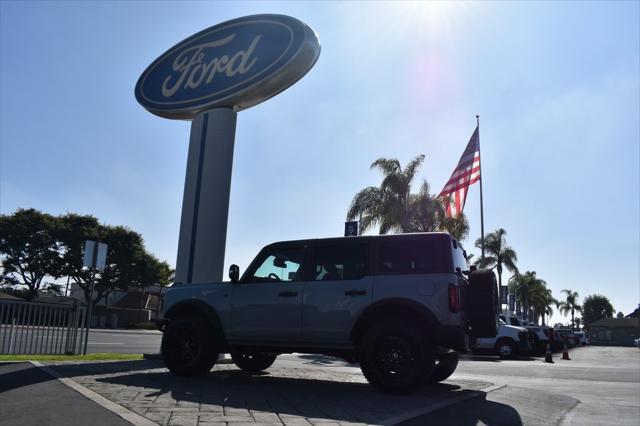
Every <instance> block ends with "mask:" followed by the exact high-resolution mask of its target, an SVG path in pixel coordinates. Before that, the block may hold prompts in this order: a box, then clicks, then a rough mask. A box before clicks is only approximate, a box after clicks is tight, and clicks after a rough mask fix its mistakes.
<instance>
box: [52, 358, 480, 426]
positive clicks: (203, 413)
mask: <svg viewBox="0 0 640 426" xmlns="http://www.w3.org/2000/svg"><path fill="white" fill-rule="evenodd" d="M50 366H51V365H50ZM53 368H54V369H55V371H57V372H58V373H59V374H61V375H63V376H65V377H69V378H71V379H73V380H74V381H76V382H77V383H80V384H82V385H83V386H85V387H87V388H89V389H91V390H93V391H94V392H97V393H98V394H100V395H102V396H104V397H106V398H108V399H110V400H112V401H114V402H116V403H118V404H120V405H122V406H124V407H126V408H128V409H129V410H131V411H134V412H135V413H138V414H139V415H141V416H144V417H145V418H147V419H149V420H152V421H154V422H156V423H158V424H161V425H185V426H186V425H189V426H206V425H235V426H239V425H241V424H256V423H257V424H285V425H309V424H314V425H329V424H331V425H337V424H340V425H352V424H392V423H397V422H399V421H402V420H406V419H407V418H409V417H411V416H409V417H407V415H408V414H411V413H414V414H415V413H420V412H424V411H425V409H426V408H429V407H435V406H438V405H439V404H440V405H445V404H446V402H448V401H456V400H463V399H465V398H466V397H471V396H475V395H478V394H479V393H478V392H476V391H477V390H482V389H486V388H488V387H490V386H491V385H492V384H491V383H487V382H482V381H464V380H452V381H448V382H446V383H443V384H440V385H437V386H433V387H429V388H427V389H425V390H423V391H421V392H419V393H417V394H415V395H410V396H392V395H385V394H382V393H380V392H378V391H376V390H374V389H373V388H372V387H371V386H369V385H368V384H367V383H366V381H365V379H364V377H363V376H362V375H361V374H359V373H349V372H344V371H336V370H332V369H316V370H310V369H304V368H289V367H285V368H282V367H278V366H274V367H272V368H270V369H269V370H268V372H267V373H263V374H262V375H250V374H247V373H244V372H242V371H241V370H238V369H237V368H236V367H235V366H233V365H216V366H215V367H214V369H213V370H212V371H211V372H210V373H209V374H208V375H207V376H205V377H202V378H181V377H176V376H174V375H172V374H170V373H169V372H168V371H167V370H166V369H165V368H163V367H162V364H161V362H159V361H150V360H143V361H125V362H108V363H85V364H73V365H71V364H66V365H60V364H58V365H53ZM416 415H417V414H416Z"/></svg>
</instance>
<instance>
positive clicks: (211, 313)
mask: <svg viewBox="0 0 640 426" xmlns="http://www.w3.org/2000/svg"><path fill="white" fill-rule="evenodd" d="M181 315H185V316H190V315H191V316H192V315H200V316H202V317H204V319H205V320H206V321H207V322H208V323H209V325H211V327H212V331H214V332H215V333H216V334H217V335H218V336H221V337H222V338H223V339H225V341H226V337H225V334H224V329H223V328H222V321H221V320H220V316H219V315H218V313H217V312H216V310H215V309H214V308H213V307H212V306H211V305H210V304H208V303H206V302H203V301H202V300H199V299H188V300H184V301H181V302H178V303H176V304H174V305H173V306H171V307H170V308H169V309H168V310H167V311H166V312H165V313H164V315H163V317H164V320H165V321H167V322H171V320H172V319H174V318H177V317H179V316H181Z"/></svg>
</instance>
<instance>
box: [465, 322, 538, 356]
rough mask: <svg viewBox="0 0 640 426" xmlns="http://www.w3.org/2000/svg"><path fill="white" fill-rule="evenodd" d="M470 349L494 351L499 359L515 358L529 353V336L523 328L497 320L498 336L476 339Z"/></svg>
mask: <svg viewBox="0 0 640 426" xmlns="http://www.w3.org/2000/svg"><path fill="white" fill-rule="evenodd" d="M472 349H474V350H476V349H481V350H494V351H495V353H496V354H497V355H498V356H499V357H500V358H503V359H504V358H506V359H511V358H515V357H516V356H518V355H519V354H524V353H529V352H531V342H530V334H529V332H528V331H527V329H526V328H524V327H516V326H513V325H507V324H505V322H504V321H503V320H499V321H498V335H497V336H496V337H479V338H477V339H476V341H475V343H474V344H473V345H472Z"/></svg>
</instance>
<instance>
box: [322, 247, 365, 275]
mask: <svg viewBox="0 0 640 426" xmlns="http://www.w3.org/2000/svg"><path fill="white" fill-rule="evenodd" d="M367 248H368V246H366V245H346V246H320V247H316V249H315V256H314V257H315V261H314V266H313V268H314V269H313V272H314V275H313V279H314V280H315V281H338V280H358V279H360V278H362V277H364V276H365V275H366V273H367V271H366V265H367Z"/></svg>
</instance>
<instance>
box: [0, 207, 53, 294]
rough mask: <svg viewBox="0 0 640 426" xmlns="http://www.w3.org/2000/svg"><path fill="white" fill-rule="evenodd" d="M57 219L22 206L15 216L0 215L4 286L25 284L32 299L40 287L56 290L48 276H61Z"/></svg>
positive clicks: (2, 278) (0, 257)
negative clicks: (56, 235) (46, 279)
mask: <svg viewBox="0 0 640 426" xmlns="http://www.w3.org/2000/svg"><path fill="white" fill-rule="evenodd" d="M57 227H58V221H57V220H56V218H55V217H53V216H51V215H48V214H45V213H41V212H39V211H38V210H35V209H19V210H17V211H16V212H15V213H14V214H12V215H0V260H1V261H2V266H3V269H4V271H3V272H2V276H1V281H2V284H3V285H5V286H12V287H20V286H24V287H26V294H25V296H26V298H27V299H28V300H31V299H33V298H35V297H36V296H37V295H38V291H40V290H48V289H50V290H52V291H55V288H56V287H57V285H56V284H54V283H47V282H45V281H44V279H45V278H46V277H52V278H58V277H60V276H61V262H60V252H59V244H58V242H57V240H56V238H55V234H56V229H57Z"/></svg>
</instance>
